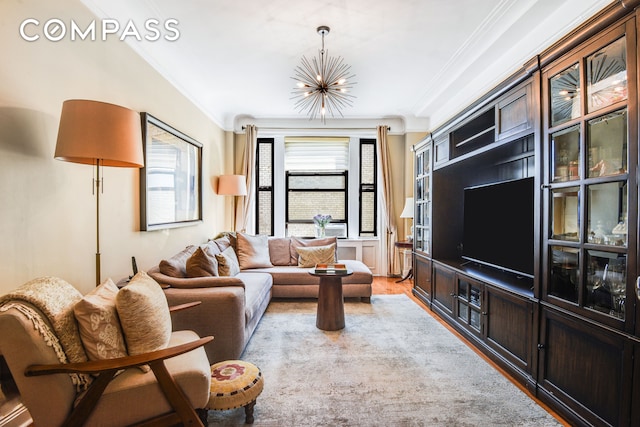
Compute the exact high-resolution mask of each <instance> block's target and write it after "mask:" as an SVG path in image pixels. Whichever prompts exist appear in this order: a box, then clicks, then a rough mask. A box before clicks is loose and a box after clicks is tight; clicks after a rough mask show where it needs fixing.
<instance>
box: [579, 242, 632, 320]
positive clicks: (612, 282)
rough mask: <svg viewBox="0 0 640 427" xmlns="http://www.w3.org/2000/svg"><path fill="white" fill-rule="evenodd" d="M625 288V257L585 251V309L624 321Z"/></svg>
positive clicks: (609, 253)
mask: <svg viewBox="0 0 640 427" xmlns="http://www.w3.org/2000/svg"><path fill="white" fill-rule="evenodd" d="M626 288H627V256H626V255H622V254H614V253H611V252H603V251H593V250H591V251H587V293H586V302H585V306H586V307H588V308H592V309H594V310H597V311H600V312H603V313H607V314H609V315H611V316H614V317H617V318H620V319H624V317H625V290H626Z"/></svg>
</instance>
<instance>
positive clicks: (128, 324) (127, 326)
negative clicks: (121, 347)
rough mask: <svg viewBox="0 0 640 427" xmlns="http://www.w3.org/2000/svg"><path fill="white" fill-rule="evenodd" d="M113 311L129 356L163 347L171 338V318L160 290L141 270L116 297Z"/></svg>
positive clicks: (165, 299)
mask: <svg viewBox="0 0 640 427" xmlns="http://www.w3.org/2000/svg"><path fill="white" fill-rule="evenodd" d="M116 309H117V310H118V316H119V317H120V324H121V326H122V332H123V334H124V339H125V341H126V343H127V350H128V352H129V354H130V355H136V354H142V353H147V352H149V351H155V350H160V349H163V348H166V347H167V345H168V344H169V338H170V337H171V315H170V314H169V305H168V304H167V298H166V296H165V295H164V292H163V291H162V288H161V287H160V285H159V284H158V282H156V281H155V280H153V279H152V278H151V277H149V275H147V273H145V272H144V271H141V272H139V273H138V274H136V275H135V276H133V279H131V281H130V282H129V284H128V285H126V286H125V287H123V288H122V289H120V291H119V292H118V295H117V296H116Z"/></svg>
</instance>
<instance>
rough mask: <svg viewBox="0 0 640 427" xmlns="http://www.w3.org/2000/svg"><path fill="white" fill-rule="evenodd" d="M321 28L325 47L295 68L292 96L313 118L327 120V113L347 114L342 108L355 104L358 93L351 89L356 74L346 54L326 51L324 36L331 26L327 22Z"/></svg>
mask: <svg viewBox="0 0 640 427" xmlns="http://www.w3.org/2000/svg"><path fill="white" fill-rule="evenodd" d="M317 31H318V34H320V35H321V36H322V49H321V50H320V52H319V55H318V57H317V58H316V57H314V58H312V60H311V61H309V60H308V59H307V58H306V57H305V56H303V57H302V64H301V65H299V66H297V67H296V69H295V70H294V72H295V76H294V77H292V79H294V80H296V81H297V83H296V86H295V88H294V90H293V97H292V99H297V100H296V103H295V107H296V108H297V109H298V110H299V111H300V112H305V113H306V114H308V115H309V120H313V119H314V118H316V117H318V116H319V117H320V119H321V120H322V122H323V123H326V119H325V117H326V113H329V114H331V117H336V114H339V115H340V116H341V117H344V116H343V115H342V111H340V110H341V109H342V108H344V107H350V106H351V100H352V98H355V96H353V95H351V94H350V93H348V91H349V90H350V89H351V88H352V87H353V85H354V84H355V82H349V80H350V79H353V77H355V75H354V74H351V72H350V69H351V66H349V65H347V64H345V63H344V62H343V60H342V57H340V56H338V57H333V58H332V57H330V56H329V52H328V51H325V50H324V36H326V35H327V34H329V27H327V26H324V25H323V26H320V27H318V28H317Z"/></svg>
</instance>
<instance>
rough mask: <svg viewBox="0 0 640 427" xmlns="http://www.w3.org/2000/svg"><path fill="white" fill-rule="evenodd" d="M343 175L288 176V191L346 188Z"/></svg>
mask: <svg viewBox="0 0 640 427" xmlns="http://www.w3.org/2000/svg"><path fill="white" fill-rule="evenodd" d="M345 181H346V177H345V176H344V175H322V176H319V175H302V176H301V175H290V176H289V190H309V189H316V188H317V189H326V190H329V189H336V190H343V189H344V188H345V187H346V182H345Z"/></svg>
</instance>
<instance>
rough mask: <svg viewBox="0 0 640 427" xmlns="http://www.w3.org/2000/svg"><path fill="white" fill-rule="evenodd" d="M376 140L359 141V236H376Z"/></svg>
mask: <svg viewBox="0 0 640 427" xmlns="http://www.w3.org/2000/svg"><path fill="white" fill-rule="evenodd" d="M376 157H377V156H376V140H375V139H361V140H360V232H359V234H360V236H361V237H364V236H375V235H376V234H377V226H376V225H377V222H378V221H377V216H378V215H377V209H376V207H377V205H378V204H377V203H376V202H377V200H378V167H377V162H376Z"/></svg>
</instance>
